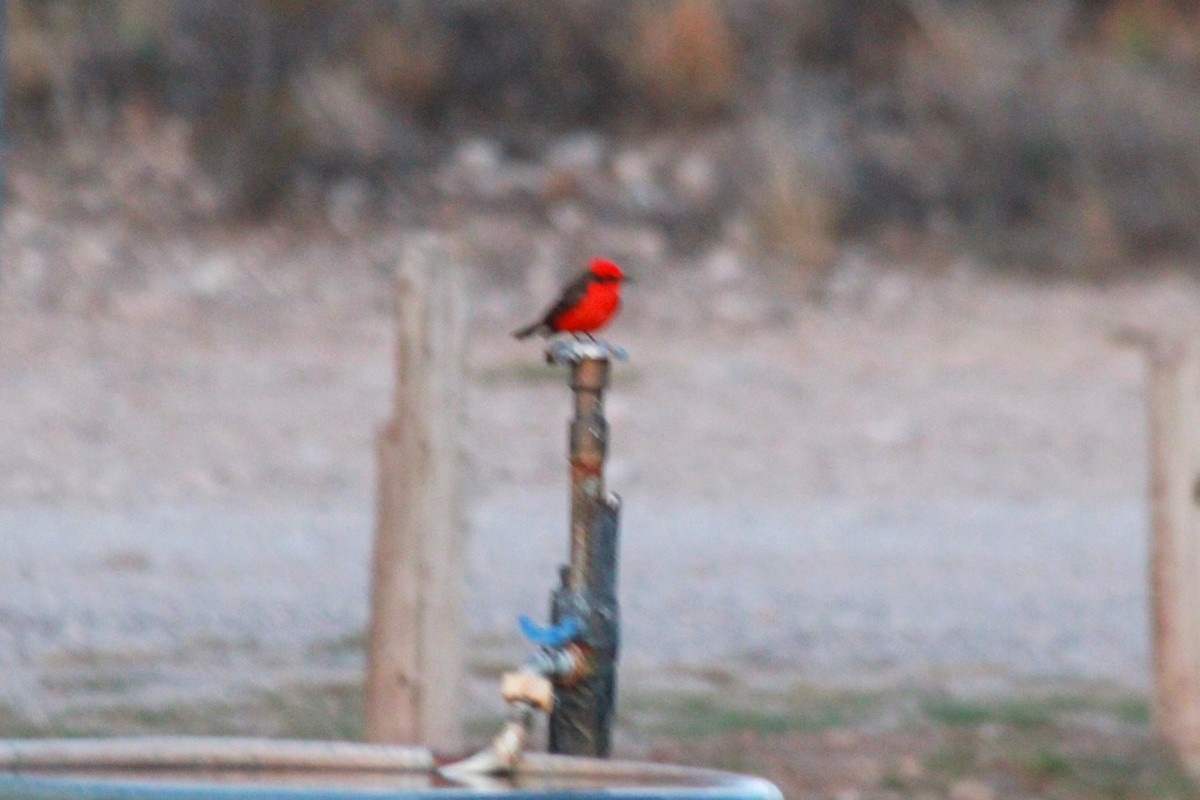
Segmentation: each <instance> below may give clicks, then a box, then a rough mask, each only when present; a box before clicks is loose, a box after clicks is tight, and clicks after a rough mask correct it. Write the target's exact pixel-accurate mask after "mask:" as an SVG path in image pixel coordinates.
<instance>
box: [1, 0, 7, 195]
mask: <svg viewBox="0 0 1200 800" xmlns="http://www.w3.org/2000/svg"><path fill="white" fill-rule="evenodd" d="M7 20H8V4H7V3H6V2H5V0H0V219H3V218H4V198H5V196H6V195H7V192H6V191H5V190H6V188H7V184H8V180H7V176H8V147H7V145H8V135H7V133H6V131H7V126H5V124H4V88H5V83H6V82H5V76H6V75H7V72H8V71H7V70H6V69H5V68H4V64H5V54H4V40H5V37H6V35H7Z"/></svg>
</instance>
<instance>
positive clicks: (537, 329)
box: [513, 258, 628, 339]
mask: <svg viewBox="0 0 1200 800" xmlns="http://www.w3.org/2000/svg"><path fill="white" fill-rule="evenodd" d="M627 280H628V278H626V277H625V273H623V272H621V268H620V267H618V266H617V265H616V264H614V263H613V262H611V261H609V260H607V259H604V258H593V259H592V263H591V265H590V266H589V267H588V270H587V272H584V273H583V274H582V275H580V276H579V277H578V278H576V279H575V280H573V281H571V282H570V283H568V284H567V286H566V288H565V289H563V292H562V294H561V295H559V298H558V300H557V301H556V302H555V303H554V305H552V306H550V310H549V311H547V312H546V314H545V315H544V316H543V317H542V318H541V319H539V320H538V321H537V322H535V323H533V324H532V325H528V326H526V327H524V328H521V329H519V330H515V331H513V336H515V337H517V338H518V339H524V338H526V337H529V336H533V335H534V334H539V335H541V336H553V335H554V334H556V333H570V334H572V335H574V336H576V338H578V335H579V334H581V333H586V334H587V335H588V338H591V336H592V331H597V330H600V329H601V328H603V327H604V326H605V325H607V324H608V321H609V320H610V319H612V316H613V314H615V313H616V312H617V308H618V307H620V305H621V284H622V283H624V282H625V281H627Z"/></svg>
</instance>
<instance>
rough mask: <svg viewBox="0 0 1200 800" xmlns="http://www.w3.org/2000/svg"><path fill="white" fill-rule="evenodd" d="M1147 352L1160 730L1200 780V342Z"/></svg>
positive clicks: (1177, 342) (1159, 345)
mask: <svg viewBox="0 0 1200 800" xmlns="http://www.w3.org/2000/svg"><path fill="white" fill-rule="evenodd" d="M1146 350H1147V353H1148V356H1149V359H1148V360H1149V367H1150V369H1149V409H1148V416H1149V428H1150V431H1149V438H1150V515H1151V527H1152V534H1151V535H1152V540H1151V545H1150V602H1151V614H1152V629H1153V672H1154V675H1153V680H1154V724H1155V726H1156V727H1157V729H1158V731H1159V733H1160V735H1161V736H1162V737H1163V739H1164V740H1165V741H1166V742H1167V744H1168V745H1170V747H1171V748H1172V749H1173V750H1174V751H1175V752H1176V753H1177V754H1178V756H1179V758H1180V760H1181V761H1182V763H1183V764H1184V766H1185V767H1186V768H1187V770H1188V771H1189V772H1191V773H1192V774H1193V775H1200V342H1198V341H1197V340H1194V339H1168V338H1155V339H1152V340H1150V341H1148V342H1147V347H1146Z"/></svg>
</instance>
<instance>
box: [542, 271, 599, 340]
mask: <svg viewBox="0 0 1200 800" xmlns="http://www.w3.org/2000/svg"><path fill="white" fill-rule="evenodd" d="M591 282H592V273H590V272H586V271H585V272H583V273H581V274H580V275H579V276H578V277H577V278H575V280H573V281H571V282H570V283H568V284H567V285H566V287H565V288H564V289H563V292H562V294H561V295H560V296H559V298H558V300H557V302H555V304H554V305H552V306H550V309H549V310H548V311H547V312H546V313H545V315H544V316H543V317H542V323H543V324H544V325H549V326H550V327H554V321H555V320H557V319H558V318H559V317H561V316H562V315H563V314H565V313H567V312H568V311H570V310H571V309H572V308H574V307H575V306H577V305H579V301H580V300H582V299H583V296H584V295H585V294H587V290H588V284H589V283H591Z"/></svg>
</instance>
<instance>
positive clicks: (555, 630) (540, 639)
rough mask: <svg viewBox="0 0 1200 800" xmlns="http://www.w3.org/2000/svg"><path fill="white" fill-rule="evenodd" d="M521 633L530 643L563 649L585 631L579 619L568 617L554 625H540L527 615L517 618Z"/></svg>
mask: <svg viewBox="0 0 1200 800" xmlns="http://www.w3.org/2000/svg"><path fill="white" fill-rule="evenodd" d="M517 624H518V625H520V626H521V633H522V635H524V637H525V638H526V639H528V640H529V641H530V642H532V643H534V644H536V645H538V646H540V647H562V646H563V645H564V644H566V643H567V642H569V641H571V640H572V639H574V638H575V637H576V636H578V635H579V633H580V631H582V630H583V624H582V623H580V621H579V619H578V618H577V617H571V616H566V617H563V618H562V619H561V620H559V621H558V622H557V623H556V624H554V625H538V624H537V623H536V622H534V621H533V620H532V619H530V618H529V617H528V616H526V615H525V614H521V615H520V616H519V617H517Z"/></svg>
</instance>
